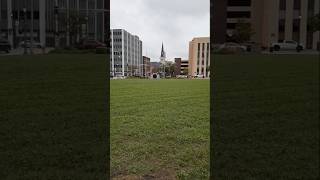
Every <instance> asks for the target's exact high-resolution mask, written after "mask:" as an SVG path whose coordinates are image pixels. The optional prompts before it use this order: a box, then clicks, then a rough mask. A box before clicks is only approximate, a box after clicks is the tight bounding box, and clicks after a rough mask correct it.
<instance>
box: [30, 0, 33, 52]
mask: <svg viewBox="0 0 320 180" xmlns="http://www.w3.org/2000/svg"><path fill="white" fill-rule="evenodd" d="M30 11H31V26H30V54H33V0H31V10H30Z"/></svg>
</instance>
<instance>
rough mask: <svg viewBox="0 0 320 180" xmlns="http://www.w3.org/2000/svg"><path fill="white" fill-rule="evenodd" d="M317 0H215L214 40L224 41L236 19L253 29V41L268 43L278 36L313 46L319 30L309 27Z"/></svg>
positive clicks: (264, 45)
mask: <svg viewBox="0 0 320 180" xmlns="http://www.w3.org/2000/svg"><path fill="white" fill-rule="evenodd" d="M319 1H320V0H215V1H214V3H213V17H212V22H213V24H212V29H213V34H212V35H213V39H214V43H224V42H225V41H226V39H227V37H228V36H232V34H233V33H234V30H235V27H236V24H237V23H238V22H239V20H242V21H244V22H248V23H250V24H251V27H252V29H253V31H254V33H255V34H254V35H253V36H252V39H251V40H252V41H253V42H256V43H258V44H260V45H261V47H269V46H270V44H271V43H273V42H277V41H279V40H295V41H297V42H300V43H302V44H303V45H304V47H306V48H307V49H316V48H317V46H318V45H317V44H318V43H319V41H320V37H319V31H317V32H312V31H311V30H310V29H309V28H308V20H309V18H310V17H312V16H314V15H316V14H318V13H319V9H320V4H319Z"/></svg>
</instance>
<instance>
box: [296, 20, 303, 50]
mask: <svg viewBox="0 0 320 180" xmlns="http://www.w3.org/2000/svg"><path fill="white" fill-rule="evenodd" d="M301 19H302V16H301V15H299V23H298V24H299V26H298V27H299V38H298V46H297V51H298V52H300V48H301V46H300V39H301V36H300V34H301V33H300V31H301V28H300V27H301Z"/></svg>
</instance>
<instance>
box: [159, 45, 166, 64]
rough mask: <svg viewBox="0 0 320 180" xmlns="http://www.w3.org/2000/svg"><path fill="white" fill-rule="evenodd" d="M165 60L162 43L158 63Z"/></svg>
mask: <svg viewBox="0 0 320 180" xmlns="http://www.w3.org/2000/svg"><path fill="white" fill-rule="evenodd" d="M165 60H166V52H165V51H164V48H163V42H162V47H161V56H160V61H161V62H163V61H165Z"/></svg>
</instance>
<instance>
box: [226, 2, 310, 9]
mask: <svg viewBox="0 0 320 180" xmlns="http://www.w3.org/2000/svg"><path fill="white" fill-rule="evenodd" d="M301 1H304V0H294V1H293V9H295V10H299V9H301ZM314 2H315V0H309V5H308V7H309V9H313V7H314V4H315V3H314ZM279 3H280V10H286V7H287V0H280V2H279ZM251 4H252V2H251V0H228V3H227V5H228V6H251Z"/></svg>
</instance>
